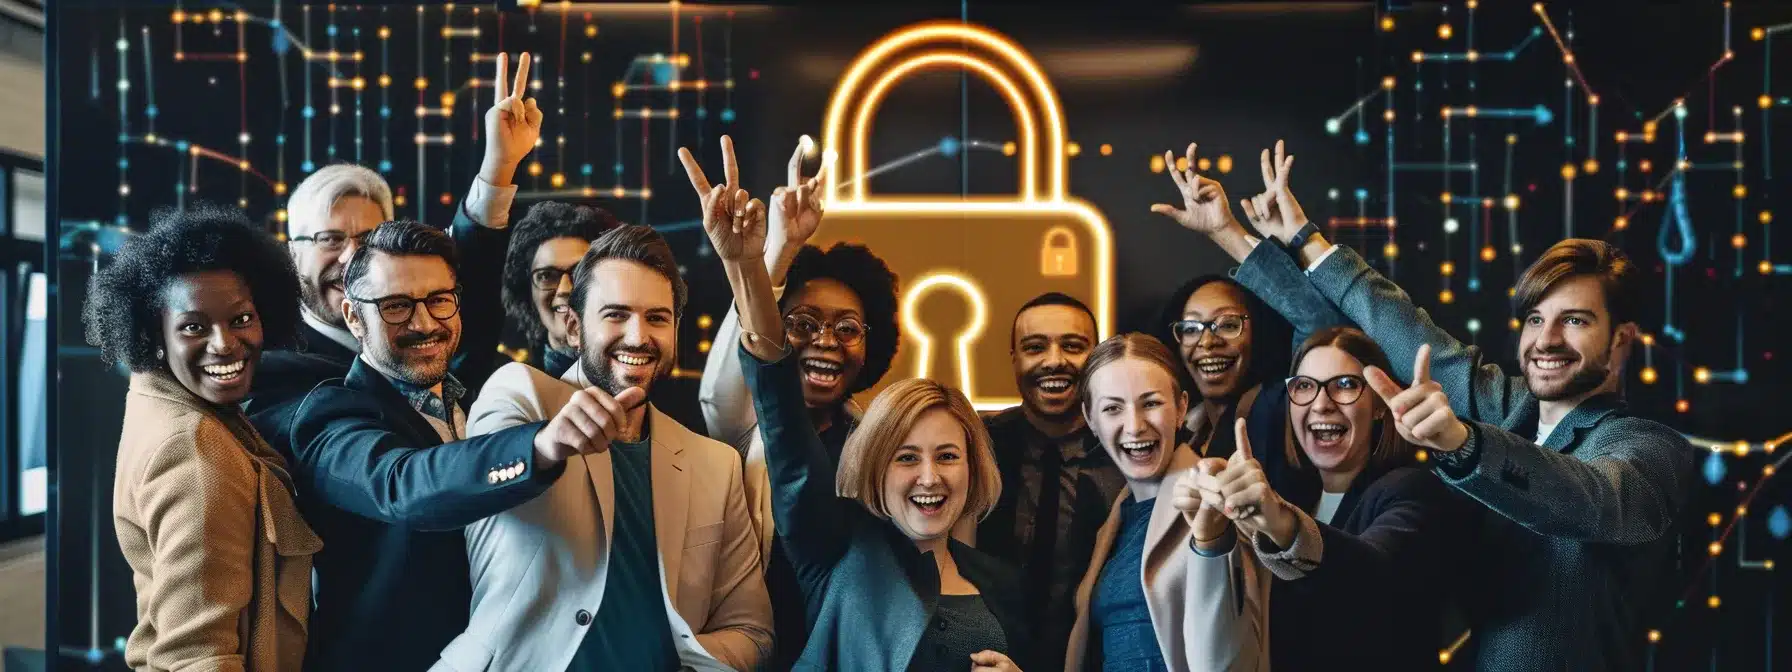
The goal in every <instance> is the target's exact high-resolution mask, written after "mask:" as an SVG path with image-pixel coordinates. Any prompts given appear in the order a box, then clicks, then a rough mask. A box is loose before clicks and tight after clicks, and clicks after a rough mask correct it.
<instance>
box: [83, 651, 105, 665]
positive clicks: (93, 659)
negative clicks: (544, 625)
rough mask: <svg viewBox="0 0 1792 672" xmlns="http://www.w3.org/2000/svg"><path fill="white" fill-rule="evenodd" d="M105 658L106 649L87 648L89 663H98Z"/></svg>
mask: <svg viewBox="0 0 1792 672" xmlns="http://www.w3.org/2000/svg"><path fill="white" fill-rule="evenodd" d="M105 659H106V652H105V651H101V650H99V649H88V650H87V663H88V664H89V665H98V664H100V661H102V660H105Z"/></svg>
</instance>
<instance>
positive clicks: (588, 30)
mask: <svg viewBox="0 0 1792 672" xmlns="http://www.w3.org/2000/svg"><path fill="white" fill-rule="evenodd" d="M585 37H597V24H595V23H588V24H585Z"/></svg>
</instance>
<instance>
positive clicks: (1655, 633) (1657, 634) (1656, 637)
mask: <svg viewBox="0 0 1792 672" xmlns="http://www.w3.org/2000/svg"><path fill="white" fill-rule="evenodd" d="M1659 641H1661V631H1660V630H1650V631H1649V643H1651V644H1654V643H1656V642H1659Z"/></svg>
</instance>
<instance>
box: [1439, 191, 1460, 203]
mask: <svg viewBox="0 0 1792 672" xmlns="http://www.w3.org/2000/svg"><path fill="white" fill-rule="evenodd" d="M1437 200H1440V201H1443V202H1445V203H1448V202H1450V201H1453V200H1456V199H1455V197H1454V195H1453V194H1451V193H1450V192H1447V191H1446V192H1444V193H1443V195H1442V196H1439V197H1438V199H1437Z"/></svg>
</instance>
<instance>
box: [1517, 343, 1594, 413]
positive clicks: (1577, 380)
mask: <svg viewBox="0 0 1792 672" xmlns="http://www.w3.org/2000/svg"><path fill="white" fill-rule="evenodd" d="M1566 352H1567V351H1566V350H1560V349H1558V350H1552V351H1545V352H1541V353H1538V354H1563V353H1566ZM1527 359H1528V358H1527ZM1579 364H1580V368H1579V369H1578V370H1576V371H1575V372H1574V373H1573V374H1572V375H1570V376H1569V377H1568V379H1567V380H1565V381H1562V382H1560V383H1557V384H1555V385H1554V386H1548V385H1540V384H1538V383H1536V382H1534V381H1532V380H1531V377H1530V369H1531V365H1530V364H1529V363H1527V364H1526V365H1525V374H1526V375H1525V387H1528V388H1530V390H1531V395H1532V396H1534V397H1537V400H1538V401H1562V400H1565V399H1573V398H1575V397H1578V396H1581V395H1583V394H1586V393H1588V392H1592V391H1593V390H1595V389H1598V388H1599V386H1600V385H1604V384H1605V381H1606V379H1607V378H1609V377H1610V376H1611V372H1612V368H1611V362H1610V361H1604V360H1601V361H1594V360H1592V359H1590V358H1587V357H1582V358H1581V359H1580V362H1579Z"/></svg>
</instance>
